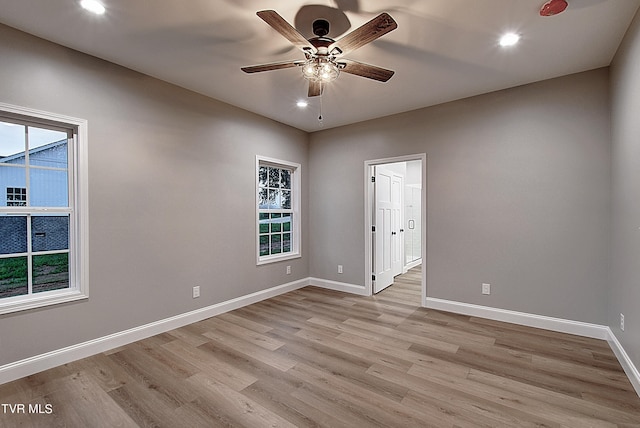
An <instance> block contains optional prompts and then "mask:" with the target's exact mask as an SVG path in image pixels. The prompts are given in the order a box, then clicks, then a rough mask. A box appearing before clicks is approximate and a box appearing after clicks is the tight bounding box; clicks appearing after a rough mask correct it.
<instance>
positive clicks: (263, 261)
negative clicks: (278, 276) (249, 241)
mask: <svg viewBox="0 0 640 428" xmlns="http://www.w3.org/2000/svg"><path fill="white" fill-rule="evenodd" d="M300 257H302V255H301V254H300V253H292V254H287V255H279V256H267V257H261V258H259V259H258V261H257V263H256V266H260V265H267V264H270V263H277V262H283V261H285V260H292V259H299V258H300Z"/></svg>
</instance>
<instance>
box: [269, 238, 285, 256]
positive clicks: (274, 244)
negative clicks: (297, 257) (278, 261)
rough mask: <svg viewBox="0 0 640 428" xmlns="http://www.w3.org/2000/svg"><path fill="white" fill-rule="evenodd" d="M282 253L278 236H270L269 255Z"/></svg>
mask: <svg viewBox="0 0 640 428" xmlns="http://www.w3.org/2000/svg"><path fill="white" fill-rule="evenodd" d="M281 252H282V238H281V237H280V235H271V254H280V253H281Z"/></svg>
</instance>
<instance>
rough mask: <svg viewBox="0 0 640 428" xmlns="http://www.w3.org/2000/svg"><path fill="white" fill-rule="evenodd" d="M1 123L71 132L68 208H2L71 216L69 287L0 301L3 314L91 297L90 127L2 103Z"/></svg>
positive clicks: (68, 141) (68, 118)
mask: <svg viewBox="0 0 640 428" xmlns="http://www.w3.org/2000/svg"><path fill="white" fill-rule="evenodd" d="M0 120H3V121H8V122H12V121H13V122H16V123H19V124H23V125H26V126H41V127H49V128H61V129H65V130H69V131H71V136H70V138H68V140H67V145H68V148H67V150H68V153H69V155H68V159H67V162H68V163H67V174H68V179H67V183H68V198H69V204H68V206H67V207H62V208H59V207H24V206H7V207H2V209H1V211H2V213H9V214H12V213H15V214H25V215H27V216H28V217H29V215H30V216H31V218H33V216H37V215H38V214H42V215H44V214H54V215H55V214H56V213H61V214H63V213H64V214H65V215H66V214H68V215H69V249H68V254H69V256H68V257H69V287H68V288H64V289H60V290H51V291H43V292H38V293H35V294H28V295H21V296H13V297H5V298H1V299H0V314H8V313H12V312H18V311H24V310H28V309H34V308H42V307H46V306H50V305H57V304H60V303H67V302H72V301H76V300H81V299H87V298H88V297H89V269H88V267H89V245H88V238H89V221H88V220H89V216H88V214H89V209H88V208H89V206H88V153H87V141H88V124H87V120H85V119H79V118H75V117H70V116H65V115H60V114H57V113H50V112H46V111H41V110H35V109H31V108H27V107H20V106H15V105H11V104H5V103H0Z"/></svg>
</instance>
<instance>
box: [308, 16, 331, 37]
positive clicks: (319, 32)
mask: <svg viewBox="0 0 640 428" xmlns="http://www.w3.org/2000/svg"><path fill="white" fill-rule="evenodd" d="M312 25H313V34H315V35H316V36H318V37H324V36H326V35H327V34H329V21H327V20H326V19H316V20H315V21H313V24H312Z"/></svg>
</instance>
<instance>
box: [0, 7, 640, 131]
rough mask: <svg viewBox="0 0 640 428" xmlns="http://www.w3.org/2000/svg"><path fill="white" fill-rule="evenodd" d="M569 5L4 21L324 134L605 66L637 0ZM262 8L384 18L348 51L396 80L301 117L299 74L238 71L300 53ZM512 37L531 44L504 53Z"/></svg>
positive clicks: (359, 87) (8, 16)
mask: <svg viewBox="0 0 640 428" xmlns="http://www.w3.org/2000/svg"><path fill="white" fill-rule="evenodd" d="M568 1H569V7H568V9H567V10H566V11H565V12H564V13H562V14H559V15H556V16H553V17H546V18H543V17H541V16H539V14H538V11H539V9H540V7H541V6H542V5H543V4H544V3H545V0H429V1H425V0H396V1H393V2H392V1H387V0H333V1H322V0H316V1H315V2H314V1H311V2H309V1H292V0H270V1H264V0H262V1H258V0H181V1H176V0H146V1H145V0H137V1H132V0H103V1H102V2H103V4H104V5H105V6H106V8H107V12H106V13H105V14H104V15H102V16H93V15H89V14H88V13H86V12H85V11H83V10H82V9H80V8H79V6H78V0H46V1H42V0H19V1H17V0H0V22H2V23H4V24H7V25H9V26H12V27H15V28H18V29H21V30H23V31H26V32H29V33H32V34H35V35H37V36H39V37H42V38H45V39H48V40H51V41H53V42H56V43H59V44H61V45H64V46H68V47H71V48H73V49H76V50H79V51H82V52H86V53H88V54H91V55H94V56H96V57H99V58H103V59H106V60H108V61H111V62H114V63H117V64H121V65H123V66H125V67H128V68H131V69H133V70H137V71H139V72H142V73H145V74H148V75H151V76H154V77H157V78H159V79H162V80H165V81H168V82H171V83H174V84H176V85H179V86H182V87H185V88H188V89H191V90H193V91H195V92H199V93H201V94H204V95H207V96H210V97H212V98H215V99H218V100H222V101H224V102H227V103H229V104H232V105H235V106H238V107H241V108H243V109H246V110H249V111H252V112H255V113H258V114H261V115H263V116H266V117H269V118H272V119H274V120H277V121H279V122H283V123H286V124H288V125H291V126H294V127H296V128H299V129H302V130H305V131H316V130H319V129H327V128H331V127H335V126H340V125H345V124H349V123H354V122H359V121H363V120H367V119H373V118H377V117H382V116H387V115H390V114H394V113H400V112H403V111H408V110H413V109H417V108H421V107H427V106H431V105H435V104H440V103H443V102H447V101H452V100H456V99H460V98H465V97H469V96H473V95H477V94H482V93H486V92H491V91H495V90H499V89H504V88H508V87H512V86H517V85H521V84H525V83H530V82H534V81H539V80H544V79H548V78H552V77H557V76H562V75H566V74H571V73H576V72H580V71H585V70H590V69H594V68H598V67H603V66H607V65H609V64H610V62H611V60H612V58H613V56H614V54H615V52H616V50H617V48H618V45H619V44H620V41H621V40H622V37H623V36H624V33H625V31H626V30H627V28H628V26H629V24H630V22H631V20H632V19H633V16H634V14H635V13H636V10H637V9H638V6H639V5H640V0H568ZM311 5H316V6H311ZM262 9H274V10H276V11H277V12H278V13H279V14H280V15H282V16H283V17H284V18H285V19H286V20H287V21H288V22H290V23H291V24H292V25H295V26H297V27H298V26H299V28H298V30H299V31H300V32H301V33H303V34H304V35H305V36H306V37H311V36H312V35H311V31H310V22H311V20H312V19H313V18H320V17H322V18H325V19H328V20H329V21H330V22H332V21H333V22H334V26H333V27H334V30H336V29H339V28H338V27H340V25H339V23H340V22H341V21H340V19H342V22H347V23H350V28H348V29H347V30H346V32H349V31H352V30H354V29H355V28H357V27H359V26H360V25H362V24H364V23H365V22H367V21H368V20H370V19H371V18H373V17H375V16H376V15H378V14H379V13H381V12H387V13H389V14H390V15H391V16H392V17H393V18H394V19H395V20H396V21H397V23H398V28H397V29H396V30H395V31H392V32H391V33H389V34H387V35H385V36H383V37H381V38H380V39H378V40H376V41H374V42H372V43H370V44H369V45H366V46H364V47H362V48H360V49H358V50H357V51H354V52H352V53H350V54H349V55H348V56H347V57H348V58H350V59H354V60H357V61H361V62H365V63H369V64H374V65H378V66H381V67H384V68H389V69H393V70H395V72H396V73H395V75H394V76H393V77H392V78H391V80H389V81H388V82H387V83H380V82H377V81H373V80H369V79H364V78H361V77H357V76H353V75H349V74H345V73H343V74H341V75H340V77H339V78H338V80H337V81H335V82H333V83H332V84H331V85H330V86H329V87H327V88H326V89H325V92H324V95H323V96H322V97H316V98H312V99H310V100H311V104H310V105H309V107H307V108H306V109H300V108H298V107H296V101H298V100H299V99H306V98H307V95H306V94H307V86H306V81H305V80H304V78H303V77H302V75H301V73H300V70H299V69H298V68H290V69H285V70H277V71H270V72H264V73H258V74H245V73H243V72H242V71H240V67H242V66H246V65H255V64H261V63H266V62H274V61H282V60H289V59H303V54H302V53H301V52H300V51H299V50H296V49H295V48H293V47H292V46H291V45H290V44H289V42H287V40H286V39H284V38H283V37H282V36H281V35H280V34H278V33H277V32H276V31H274V30H273V29H272V28H271V27H269V26H268V25H267V24H266V23H265V22H264V21H262V20H261V19H260V18H258V17H257V16H256V14H255V13H256V11H258V10H262ZM316 14H317V15H323V16H312V15H316ZM345 17H346V18H348V21H345ZM505 31H516V32H518V33H520V34H521V35H522V39H521V42H520V43H519V44H518V45H517V46H515V47H511V48H508V49H505V48H500V47H499V46H498V43H497V40H498V38H499V36H500V35H501V33H503V32H505ZM329 35H330V36H331V37H333V38H336V39H337V38H339V37H340V34H336V33H335V32H334V31H332V32H331V33H330V34H329ZM0 64H1V59H0ZM320 98H321V100H322V112H323V121H322V123H320V122H319V120H318V113H319V109H320Z"/></svg>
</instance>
